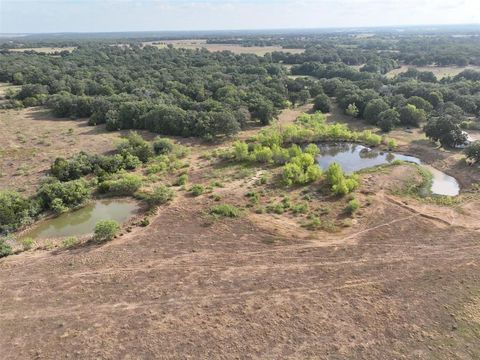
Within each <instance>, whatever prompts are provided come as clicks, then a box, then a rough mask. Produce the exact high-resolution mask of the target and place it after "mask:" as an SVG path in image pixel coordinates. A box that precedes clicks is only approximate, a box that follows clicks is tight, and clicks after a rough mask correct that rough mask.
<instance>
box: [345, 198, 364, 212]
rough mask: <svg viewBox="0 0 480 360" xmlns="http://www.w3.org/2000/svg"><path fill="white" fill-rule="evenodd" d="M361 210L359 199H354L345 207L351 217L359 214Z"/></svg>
mask: <svg viewBox="0 0 480 360" xmlns="http://www.w3.org/2000/svg"><path fill="white" fill-rule="evenodd" d="M359 208H360V203H359V202H358V200H357V199H352V200H350V201H349V202H348V203H347V206H345V209H344V211H345V213H346V214H349V215H353V214H355V213H356V212H357V210H358V209H359Z"/></svg>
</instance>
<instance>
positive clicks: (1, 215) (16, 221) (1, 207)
mask: <svg viewBox="0 0 480 360" xmlns="http://www.w3.org/2000/svg"><path fill="white" fill-rule="evenodd" d="M31 212H32V211H31V208H30V202H29V201H28V200H27V199H25V198H24V197H23V196H22V195H20V194H19V193H17V192H14V191H0V233H2V232H9V231H13V230H16V229H17V228H19V227H20V226H21V225H23V224H24V223H25V221H26V220H27V219H29V217H30V215H32V214H31Z"/></svg>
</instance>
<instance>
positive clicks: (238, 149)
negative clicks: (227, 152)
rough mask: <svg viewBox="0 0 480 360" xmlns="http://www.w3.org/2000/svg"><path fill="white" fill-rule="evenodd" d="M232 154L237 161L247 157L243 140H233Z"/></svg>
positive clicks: (246, 148)
mask: <svg viewBox="0 0 480 360" xmlns="http://www.w3.org/2000/svg"><path fill="white" fill-rule="evenodd" d="M233 156H234V158H235V160H237V161H246V160H248V159H249V154H248V145H247V143H246V142H245V141H235V142H234V143H233Z"/></svg>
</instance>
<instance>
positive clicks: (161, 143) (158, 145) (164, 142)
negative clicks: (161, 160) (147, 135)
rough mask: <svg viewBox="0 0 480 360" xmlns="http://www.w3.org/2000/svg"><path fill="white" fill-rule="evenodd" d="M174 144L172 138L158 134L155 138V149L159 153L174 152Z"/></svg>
mask: <svg viewBox="0 0 480 360" xmlns="http://www.w3.org/2000/svg"><path fill="white" fill-rule="evenodd" d="M173 148H174V144H173V142H172V140H170V139H166V138H161V137H160V136H157V137H156V138H155V139H154V140H153V151H154V152H155V154H157V155H162V154H168V153H170V152H172V150H173Z"/></svg>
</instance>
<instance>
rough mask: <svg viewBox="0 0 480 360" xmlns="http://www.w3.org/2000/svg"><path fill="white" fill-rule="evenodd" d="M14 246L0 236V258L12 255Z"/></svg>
mask: <svg viewBox="0 0 480 360" xmlns="http://www.w3.org/2000/svg"><path fill="white" fill-rule="evenodd" d="M11 254H12V247H11V246H10V245H8V244H7V242H6V240H5V239H1V238H0V258H2V257H5V256H8V255H11Z"/></svg>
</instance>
